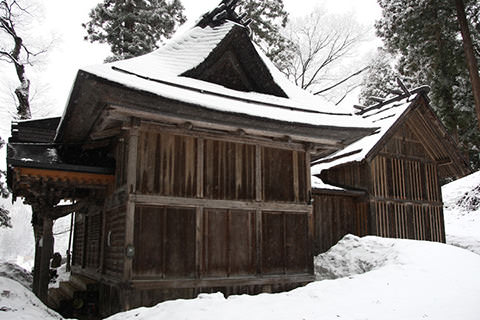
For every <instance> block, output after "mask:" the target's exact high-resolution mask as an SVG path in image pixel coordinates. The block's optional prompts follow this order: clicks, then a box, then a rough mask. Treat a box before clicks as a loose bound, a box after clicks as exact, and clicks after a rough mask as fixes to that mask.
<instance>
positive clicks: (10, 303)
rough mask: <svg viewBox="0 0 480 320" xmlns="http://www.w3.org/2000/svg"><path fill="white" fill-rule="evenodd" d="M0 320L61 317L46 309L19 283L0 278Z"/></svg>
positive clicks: (31, 319) (49, 319)
mask: <svg viewBox="0 0 480 320" xmlns="http://www.w3.org/2000/svg"><path fill="white" fill-rule="evenodd" d="M0 319H5V320H7V319H8V320H36V319H42V320H53V319H62V317H61V316H60V315H59V314H57V313H56V312H54V311H52V310H50V309H48V308H47V307H46V306H45V305H44V304H43V303H42V302H41V301H40V300H39V299H38V298H37V297H36V296H35V295H34V294H33V293H32V292H31V291H29V290H27V289H26V288H25V287H23V286H22V285H21V284H20V283H18V282H16V281H14V280H11V279H8V278H5V277H0Z"/></svg>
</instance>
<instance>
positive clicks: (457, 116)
mask: <svg viewBox="0 0 480 320" xmlns="http://www.w3.org/2000/svg"><path fill="white" fill-rule="evenodd" d="M378 3H379V5H380V7H381V8H382V18H381V19H380V20H379V21H377V23H376V25H375V27H376V30H377V35H378V36H379V37H380V38H382V39H383V41H384V45H385V48H386V50H387V51H388V52H389V53H391V54H393V55H395V56H396V57H397V59H398V60H397V61H398V62H397V65H396V70H395V71H396V73H398V74H399V76H400V77H401V78H402V79H409V85H410V86H416V85H420V84H422V85H423V84H427V85H429V86H430V87H431V93H430V98H431V100H432V106H433V107H434V109H435V111H436V112H437V114H438V116H439V117H440V119H441V120H442V121H443V123H444V124H445V126H446V127H447V129H448V131H449V132H450V134H452V136H453V137H454V139H456V141H457V142H459V144H460V145H461V146H462V147H463V148H464V149H465V151H466V152H468V153H469V154H470V161H471V163H472V165H473V166H474V167H475V168H478V167H480V158H479V155H478V151H479V148H480V144H479V137H480V132H479V130H478V129H477V128H478V127H477V125H476V119H475V117H474V114H475V113H474V103H473V95H472V91H471V87H470V85H469V82H468V72H467V69H466V62H465V55H464V52H463V49H462V41H461V36H460V30H459V26H458V22H457V18H456V11H455V5H454V3H453V2H452V1H450V0H438V1H430V0H378ZM466 7H467V9H466V12H467V15H469V16H472V15H474V14H475V13H474V12H477V14H478V9H479V7H480V4H479V3H478V2H477V1H473V0H469V1H466ZM476 10H477V11H476ZM471 22H472V21H471ZM476 28H478V20H477V21H473V25H472V30H477V29H476ZM474 39H476V40H477V42H476V43H477V44H478V36H477V38H475V37H474ZM474 41H475V40H474ZM477 54H478V51H477ZM378 85H379V83H378V82H377V83H373V82H371V83H368V85H367V86H369V87H371V86H378ZM364 91H368V89H364Z"/></svg>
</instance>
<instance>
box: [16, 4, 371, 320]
mask: <svg viewBox="0 0 480 320" xmlns="http://www.w3.org/2000/svg"><path fill="white" fill-rule="evenodd" d="M229 3H231V1H229ZM375 127H376V126H375V125H372V124H371V123H370V122H369V121H366V120H363V119H362V118H361V117H357V116H354V115H352V114H349V113H341V112H338V110H335V109H334V108H332V107H331V106H328V105H323V104H322V102H321V101H320V100H318V99H317V98H316V97H314V96H312V95H310V94H308V93H307V92H305V91H303V90H301V89H299V88H297V87H295V86H294V85H293V84H291V83H290V82H288V81H286V79H284V78H283V77H282V75H281V73H280V72H279V71H278V70H276V69H275V68H274V67H273V65H272V63H271V62H270V61H269V60H268V59H267V58H266V57H265V56H264V54H263V53H262V52H261V51H260V50H259V49H258V47H257V46H256V45H255V44H253V43H252V42H251V40H250V38H249V30H248V27H247V25H246V24H245V23H244V21H243V19H242V18H241V17H239V16H237V15H236V14H235V12H234V11H233V9H232V8H231V7H229V5H226V4H222V5H221V6H220V7H218V8H216V9H214V10H213V11H212V12H210V13H208V14H206V15H205V16H203V18H202V19H201V20H200V22H199V23H198V25H197V26H195V27H194V28H192V29H191V30H189V31H187V32H186V33H185V34H184V35H182V36H178V37H176V38H175V40H172V41H170V42H169V43H168V44H167V45H165V46H164V47H162V48H160V49H159V50H157V51H154V52H152V53H150V54H147V55H145V56H141V57H137V58H133V59H129V60H125V61H118V62H114V63H111V64H105V65H100V66H93V67H89V68H84V69H82V70H80V71H79V72H78V75H77V78H76V80H75V83H74V85H73V88H72V91H71V95H70V97H69V100H68V103H67V107H66V109H65V112H64V114H63V116H62V117H61V118H51V119H43V120H31V121H21V122H17V123H14V124H13V125H12V138H11V139H10V140H9V145H8V156H7V158H8V159H7V161H8V185H9V187H10V188H11V190H12V191H13V194H14V198H15V197H22V198H24V201H25V203H27V204H30V205H31V206H32V209H33V219H32V222H33V227H34V231H35V239H36V258H35V268H34V292H35V293H36V294H37V295H38V296H40V298H41V299H42V300H43V301H44V302H47V303H49V304H50V305H52V306H53V307H55V308H57V309H60V310H61V311H63V312H64V313H66V314H67V315H69V316H72V315H75V314H77V313H81V312H84V313H87V312H91V313H95V312H99V313H100V314H101V315H109V314H112V313H115V312H117V311H121V310H127V309H130V308H134V307H138V306H149V305H153V304H155V303H158V302H160V301H163V300H166V299H172V298H190V297H195V296H196V295H197V294H198V293H200V292H216V291H222V292H224V293H225V294H226V295H228V294H238V293H259V292H264V291H267V292H275V291H280V290H286V289H290V288H294V287H296V286H299V285H303V284H305V283H308V282H309V281H311V280H312V279H313V268H312V263H313V261H312V243H313V240H312V236H313V233H312V232H313V219H312V204H311V197H312V194H311V182H310V177H311V173H310V159H311V157H314V158H316V159H317V158H322V157H324V156H326V155H328V154H330V153H332V152H334V151H337V150H340V149H342V148H344V147H345V146H347V145H349V144H351V143H353V142H354V141H355V140H358V139H360V138H362V137H364V136H367V135H369V134H370V133H372V132H373V130H374V128H375ZM62 200H69V201H71V203H69V204H62V203H61V201H62ZM72 212H74V213H75V221H74V236H73V262H72V277H71V281H69V282H65V283H62V284H61V286H60V288H59V289H56V290H52V291H50V294H48V292H47V282H48V270H49V260H50V258H51V254H52V222H53V220H54V219H56V218H58V217H61V216H64V215H67V214H70V213H72Z"/></svg>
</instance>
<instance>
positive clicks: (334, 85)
mask: <svg viewBox="0 0 480 320" xmlns="http://www.w3.org/2000/svg"><path fill="white" fill-rule="evenodd" d="M368 68H370V67H369V66H366V67H363V68H362V69H360V70H358V71H356V72H354V73H352V74H351V75H349V76H348V77H346V78H344V79H342V80H340V81H338V82H337V83H335V84H333V85H331V86H329V87H327V88H325V89H322V90H319V91H317V92H315V93H314V95H318V94H321V93H324V92H326V91H328V90H331V89H333V88H335V87H338V86H339V85H341V84H342V83H345V82H347V81H348V80H350V79H351V78H353V77H355V76H358V75H359V74H361V73H362V72H364V71H365V70H367V69H368Z"/></svg>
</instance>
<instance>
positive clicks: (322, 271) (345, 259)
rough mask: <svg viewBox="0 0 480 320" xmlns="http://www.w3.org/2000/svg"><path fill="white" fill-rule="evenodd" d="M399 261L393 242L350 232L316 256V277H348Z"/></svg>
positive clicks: (321, 278)
mask: <svg viewBox="0 0 480 320" xmlns="http://www.w3.org/2000/svg"><path fill="white" fill-rule="evenodd" d="M397 261H398V252H397V251H395V250H394V248H393V244H389V243H385V242H383V241H375V240H372V239H371V238H364V239H361V238H359V237H357V236H354V235H351V234H349V235H346V236H345V237H344V238H343V239H342V240H340V241H339V242H338V243H337V244H336V245H335V246H333V247H332V248H330V250H328V251H327V252H325V253H323V254H320V255H318V256H316V257H315V259H314V265H315V277H316V279H317V280H323V279H337V278H342V277H348V276H352V275H355V274H361V273H365V272H368V271H371V270H374V269H378V268H380V267H383V266H384V265H386V264H387V263H396V262H397Z"/></svg>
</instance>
